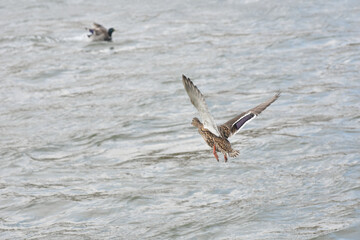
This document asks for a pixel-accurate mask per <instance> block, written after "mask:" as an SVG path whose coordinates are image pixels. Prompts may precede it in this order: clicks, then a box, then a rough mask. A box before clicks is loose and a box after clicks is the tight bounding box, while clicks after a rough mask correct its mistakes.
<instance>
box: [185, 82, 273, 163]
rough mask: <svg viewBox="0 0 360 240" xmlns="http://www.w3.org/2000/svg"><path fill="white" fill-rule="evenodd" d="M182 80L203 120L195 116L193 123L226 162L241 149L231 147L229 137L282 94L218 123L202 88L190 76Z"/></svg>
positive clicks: (215, 152)
mask: <svg viewBox="0 0 360 240" xmlns="http://www.w3.org/2000/svg"><path fill="white" fill-rule="evenodd" d="M182 82H183V84H184V87H185V90H186V92H187V94H188V95H189V98H190V101H191V103H192V104H193V105H194V106H195V108H196V109H197V110H198V112H199V114H200V118H201V120H202V122H201V121H200V120H199V119H198V118H196V117H195V118H193V120H192V122H191V124H192V125H193V126H194V127H196V128H197V129H198V131H199V133H200V135H201V136H202V137H203V139H204V140H205V142H206V143H207V144H208V145H209V146H210V147H211V148H212V149H213V154H214V156H215V158H216V160H217V161H219V157H218V155H217V152H221V153H222V154H224V161H225V162H227V160H228V158H227V157H228V156H230V157H236V156H237V155H239V151H238V150H234V149H233V148H232V147H231V144H230V142H229V140H228V138H229V137H231V136H233V135H235V134H236V133H238V132H239V131H240V129H241V128H242V127H244V126H245V124H246V123H248V122H250V121H251V120H252V119H254V118H256V117H257V116H258V115H259V114H260V113H261V112H262V111H264V110H265V109H266V108H267V107H268V106H269V105H270V104H272V103H273V102H275V101H276V99H278V97H279V96H280V92H278V93H277V94H275V96H273V97H272V98H270V99H269V100H268V101H266V102H264V103H261V104H259V105H258V106H256V107H254V108H252V109H250V110H248V111H246V112H243V113H241V114H239V115H237V116H235V117H234V118H232V119H230V120H229V121H227V122H226V123H224V124H222V125H216V123H215V121H214V118H213V117H212V115H211V114H210V112H209V110H208V107H207V105H206V102H205V98H204V96H203V95H202V93H201V92H200V90H199V89H198V88H197V87H196V86H195V85H194V83H193V82H192V81H191V80H190V78H187V77H186V76H184V75H183V76H182Z"/></svg>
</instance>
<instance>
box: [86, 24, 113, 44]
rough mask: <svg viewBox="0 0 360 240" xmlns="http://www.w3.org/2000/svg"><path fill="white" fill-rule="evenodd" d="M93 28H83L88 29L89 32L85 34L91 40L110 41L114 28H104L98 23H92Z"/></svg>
mask: <svg viewBox="0 0 360 240" xmlns="http://www.w3.org/2000/svg"><path fill="white" fill-rule="evenodd" d="M93 25H94V27H93V28H85V29H86V30H89V32H90V34H89V35H87V36H88V37H89V38H90V39H91V40H92V41H111V40H112V33H113V32H114V31H115V29H114V28H109V29H106V28H105V27H103V26H102V25H100V24H98V23H93Z"/></svg>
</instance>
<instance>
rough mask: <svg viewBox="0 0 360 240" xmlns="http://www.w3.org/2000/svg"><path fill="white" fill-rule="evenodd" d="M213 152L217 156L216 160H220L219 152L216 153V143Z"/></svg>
mask: <svg viewBox="0 0 360 240" xmlns="http://www.w3.org/2000/svg"><path fill="white" fill-rule="evenodd" d="M213 153H214V156H215V158H216V161H219V156H218V155H217V153H216V147H215V145H214V151H213Z"/></svg>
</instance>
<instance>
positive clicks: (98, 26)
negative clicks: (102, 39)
mask: <svg viewBox="0 0 360 240" xmlns="http://www.w3.org/2000/svg"><path fill="white" fill-rule="evenodd" d="M93 25H94V28H95V29H96V30H98V31H101V32H102V33H107V29H106V28H105V27H104V26H103V25H101V24H98V23H95V22H94V23H93Z"/></svg>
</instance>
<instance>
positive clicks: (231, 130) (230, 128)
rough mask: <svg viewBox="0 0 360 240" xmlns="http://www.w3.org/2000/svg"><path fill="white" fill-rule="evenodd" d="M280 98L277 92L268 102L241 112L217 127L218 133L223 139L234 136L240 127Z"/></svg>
mask: <svg viewBox="0 0 360 240" xmlns="http://www.w3.org/2000/svg"><path fill="white" fill-rule="evenodd" d="M279 96H280V92H278V93H277V94H276V95H275V96H273V97H272V98H271V99H269V100H268V101H266V102H264V103H261V104H259V105H258V106H256V107H254V108H252V109H250V110H248V111H246V112H243V113H241V114H239V115H237V116H236V117H234V118H232V119H230V120H229V121H227V122H226V123H224V124H223V125H221V126H219V129H220V132H221V133H222V136H223V137H226V138H229V137H231V136H232V135H235V134H236V133H238V132H239V131H240V129H241V128H242V127H244V126H245V124H246V123H248V122H250V121H251V120H253V119H254V118H256V117H257V116H258V115H259V114H260V113H261V112H262V111H264V110H265V109H266V108H267V107H268V106H270V104H272V103H273V102H275V101H276V99H278V98H279Z"/></svg>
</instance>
